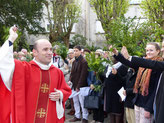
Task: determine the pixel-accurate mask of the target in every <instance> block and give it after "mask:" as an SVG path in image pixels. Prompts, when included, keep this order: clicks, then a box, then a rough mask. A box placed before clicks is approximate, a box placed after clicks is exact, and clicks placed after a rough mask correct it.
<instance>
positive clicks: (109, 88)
mask: <svg viewBox="0 0 164 123" xmlns="http://www.w3.org/2000/svg"><path fill="white" fill-rule="evenodd" d="M126 70H127V69H126V68H125V66H123V65H122V66H120V67H119V68H118V70H117V71H118V72H119V73H121V75H122V76H125V75H126ZM104 83H105V95H106V102H105V103H104V104H105V107H106V109H105V110H106V112H108V113H117V114H121V113H123V111H124V105H123V102H122V101H121V98H120V96H119V95H118V93H117V92H118V91H119V90H120V89H121V87H122V86H123V82H122V79H121V78H120V77H118V76H117V75H114V74H110V75H109V76H108V78H106V79H105V81H104Z"/></svg>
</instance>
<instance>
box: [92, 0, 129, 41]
mask: <svg viewBox="0 0 164 123" xmlns="http://www.w3.org/2000/svg"><path fill="white" fill-rule="evenodd" d="M89 1H90V4H91V5H92V6H93V7H94V10H95V12H96V14H97V18H98V20H99V21H100V22H101V24H102V27H103V29H104V31H105V34H108V33H110V32H111V30H110V27H111V26H112V25H111V22H112V21H113V20H115V19H117V18H118V17H121V16H123V15H124V14H125V13H126V12H127V10H128V6H129V0H89ZM106 39H107V40H108V37H106Z"/></svg>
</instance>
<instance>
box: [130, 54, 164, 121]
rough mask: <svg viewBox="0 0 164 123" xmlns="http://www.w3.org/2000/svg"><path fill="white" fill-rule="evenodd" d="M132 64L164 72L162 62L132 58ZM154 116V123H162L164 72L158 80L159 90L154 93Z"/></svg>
mask: <svg viewBox="0 0 164 123" xmlns="http://www.w3.org/2000/svg"><path fill="white" fill-rule="evenodd" d="M131 63H132V64H135V65H136V66H141V67H145V68H151V69H153V70H156V71H164V62H160V61H152V60H147V59H143V58H138V57H132V60H131ZM155 102H156V103H155V104H156V115H155V123H164V115H163V114H164V72H162V74H161V79H160V80H159V88H158V90H157V93H156V100H155Z"/></svg>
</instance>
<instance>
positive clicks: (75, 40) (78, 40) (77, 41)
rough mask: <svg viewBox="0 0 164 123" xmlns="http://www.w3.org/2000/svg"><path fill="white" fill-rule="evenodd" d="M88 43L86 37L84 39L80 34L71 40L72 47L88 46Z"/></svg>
mask: <svg viewBox="0 0 164 123" xmlns="http://www.w3.org/2000/svg"><path fill="white" fill-rule="evenodd" d="M86 41H87V38H86V37H84V36H83V35H80V34H76V35H74V36H73V37H72V39H71V40H70V45H71V46H76V45H82V46H86V44H87V43H86Z"/></svg>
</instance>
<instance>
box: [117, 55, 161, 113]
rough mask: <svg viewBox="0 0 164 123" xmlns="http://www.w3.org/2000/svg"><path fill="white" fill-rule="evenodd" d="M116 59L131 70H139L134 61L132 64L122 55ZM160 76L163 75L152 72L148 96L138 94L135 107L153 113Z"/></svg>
mask: <svg viewBox="0 0 164 123" xmlns="http://www.w3.org/2000/svg"><path fill="white" fill-rule="evenodd" d="M115 58H116V59H117V60H118V61H121V62H122V63H123V64H125V65H127V66H129V67H131V68H134V69H137V68H139V66H138V65H137V64H134V63H133V62H132V61H131V62H130V61H129V60H127V59H125V58H124V57H123V56H122V55H121V54H119V55H118V56H115ZM133 61H134V60H133ZM160 74H161V71H155V70H152V73H151V77H150V82H149V89H148V92H149V93H148V95H147V96H142V95H141V94H140V93H138V94H137V95H136V97H135V98H134V103H135V105H137V106H139V107H142V108H144V109H145V110H146V111H148V112H150V113H153V103H154V97H155V93H156V87H157V84H158V80H159V77H160Z"/></svg>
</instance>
